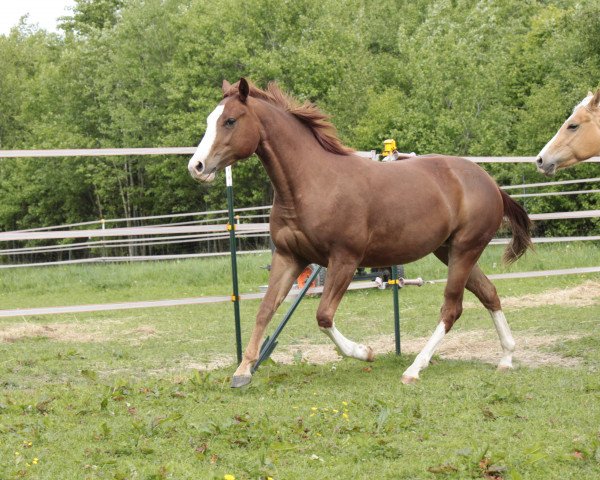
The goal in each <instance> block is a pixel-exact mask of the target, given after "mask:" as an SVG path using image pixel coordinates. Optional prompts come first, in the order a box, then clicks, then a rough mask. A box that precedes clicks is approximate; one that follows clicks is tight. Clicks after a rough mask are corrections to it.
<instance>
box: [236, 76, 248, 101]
mask: <svg viewBox="0 0 600 480" xmlns="http://www.w3.org/2000/svg"><path fill="white" fill-rule="evenodd" d="M238 92H239V94H240V101H241V102H242V103H246V99H247V98H248V95H249V94H250V85H248V82H247V81H246V79H245V78H244V77H242V78H240V84H239V86H238Z"/></svg>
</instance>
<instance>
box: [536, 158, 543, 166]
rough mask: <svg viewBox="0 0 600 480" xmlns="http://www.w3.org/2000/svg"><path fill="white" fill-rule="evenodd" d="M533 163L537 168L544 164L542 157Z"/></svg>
mask: <svg viewBox="0 0 600 480" xmlns="http://www.w3.org/2000/svg"><path fill="white" fill-rule="evenodd" d="M535 163H537V166H538V167H541V166H542V164H543V163H544V160H542V157H538V158H537V160H536V161H535Z"/></svg>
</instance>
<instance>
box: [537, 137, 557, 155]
mask: <svg viewBox="0 0 600 480" xmlns="http://www.w3.org/2000/svg"><path fill="white" fill-rule="evenodd" d="M558 134H559V132H556V134H555V135H554V136H553V137H552V138H551V139H550V141H549V142H548V143H547V144H546V145H545V146H544V148H542V150H541V151H540V153H539V154H538V157H540V158H542V159H544V160H545V158H544V155H546V152H547V151H548V149H549V148H550V147H551V146H552V144H553V143H554V141H555V140H556V137H558Z"/></svg>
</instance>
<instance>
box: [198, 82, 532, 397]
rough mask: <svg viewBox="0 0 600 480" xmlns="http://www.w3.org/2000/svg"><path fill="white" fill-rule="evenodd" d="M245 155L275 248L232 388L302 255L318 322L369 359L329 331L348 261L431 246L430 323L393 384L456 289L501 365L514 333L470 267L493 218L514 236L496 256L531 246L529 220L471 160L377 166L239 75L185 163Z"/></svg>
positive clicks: (317, 119) (314, 118)
mask: <svg viewBox="0 0 600 480" xmlns="http://www.w3.org/2000/svg"><path fill="white" fill-rule="evenodd" d="M253 153H256V154H257V155H258V157H259V158H260V160H261V162H262V164H263V166H264V168H265V170H266V171H267V174H268V175H269V177H270V179H271V182H272V183H273V186H274V190H275V198H274V201H273V209H272V211H271V218H270V229H271V236H272V238H273V242H274V243H275V246H276V250H275V253H274V255H273V260H272V268H271V274H270V278H269V286H268V289H267V292H266V294H265V297H264V299H263V300H262V303H261V304H260V308H259V311H258V314H257V317H256V325H255V327H254V330H253V331H252V335H251V338H250V342H249V344H248V347H247V348H246V350H245V352H244V358H243V360H242V362H241V363H240V365H239V367H238V369H237V370H236V372H235V374H234V376H233V378H232V386H233V387H240V386H242V385H245V384H247V383H249V382H250V381H251V369H252V366H253V363H254V362H255V361H256V360H257V358H258V354H259V347H260V343H261V341H262V338H263V334H264V332H265V328H266V326H267V324H268V323H269V321H270V320H271V317H272V316H273V314H274V313H275V310H276V309H277V307H278V306H279V305H280V304H281V302H282V301H283V300H284V298H285V297H286V295H287V294H288V292H289V290H290V288H291V287H292V284H293V283H294V280H295V279H296V277H297V276H298V275H299V274H300V272H302V270H304V268H305V267H306V266H307V265H308V264H310V263H318V264H319V265H323V266H326V267H327V277H326V280H325V287H324V290H323V295H322V297H321V301H320V304H319V307H318V309H317V322H318V324H319V327H320V328H321V330H322V331H323V332H324V333H325V334H326V335H327V336H329V337H330V338H331V340H332V341H333V343H334V344H335V345H336V346H337V347H338V348H339V350H340V351H341V352H342V354H343V355H345V356H349V357H353V358H357V359H360V360H366V361H372V360H373V351H372V349H371V348H369V347H367V346H365V345H361V344H358V343H355V342H353V341H351V340H349V339H347V338H346V337H344V336H343V335H342V334H341V333H340V331H339V330H337V328H336V326H335V324H334V321H333V317H334V314H335V311H336V309H337V307H338V305H339V303H340V301H341V299H342V297H343V295H344V293H345V292H346V289H347V287H348V285H349V284H350V282H351V281H352V277H353V275H354V272H355V271H356V268H357V267H367V266H368V267H381V266H385V265H396V264H405V263H409V262H413V261H415V260H417V259H419V258H422V257H424V256H425V255H427V254H429V253H431V252H433V253H434V254H435V255H436V256H437V257H438V258H439V259H440V260H441V261H442V262H444V263H446V264H447V265H448V281H447V284H446V288H445V291H444V303H443V306H442V309H441V315H440V323H439V325H438V326H437V328H436V330H435V333H434V334H433V336H432V337H431V339H430V340H429V342H428V343H427V345H426V346H425V348H424V349H423V351H422V352H420V353H419V355H417V357H416V359H415V360H414V362H413V364H412V365H411V366H410V367H409V368H408V369H407V370H406V371H405V372H404V374H403V376H402V381H403V382H404V383H410V382H414V381H416V380H417V379H418V378H419V372H420V370H421V369H423V368H424V367H426V366H427V365H428V363H429V360H430V359H431V356H432V355H433V353H434V351H435V349H436V347H437V346H438V344H439V343H440V341H441V340H442V338H443V337H444V335H445V334H446V333H447V332H448V331H449V330H450V329H451V328H452V325H453V324H454V322H455V321H456V320H457V319H458V318H459V317H460V314H461V312H462V299H463V291H464V288H465V286H466V288H467V289H468V290H470V291H471V292H473V293H474V294H475V295H476V296H477V298H479V300H480V301H481V302H482V303H483V305H484V306H485V307H486V308H487V309H488V310H489V312H490V314H491V317H492V320H493V322H494V324H495V326H496V330H497V332H498V335H499V337H500V342H501V345H502V349H503V352H504V354H503V357H502V359H501V361H500V364H499V368H500V369H508V368H512V355H513V351H514V347H515V342H514V340H513V337H512V335H511V332H510V328H509V326H508V323H507V322H506V318H505V317H504V314H503V313H502V309H501V306H500V300H499V299H498V295H497V294H496V289H495V288H494V286H493V284H492V283H491V282H490V281H489V279H488V278H487V277H486V276H485V275H484V274H483V272H482V271H481V270H480V268H479V266H478V265H477V260H478V259H479V256H480V255H481V252H482V251H483V249H484V248H485V247H486V245H487V244H488V242H489V241H490V240H491V239H492V237H493V236H494V234H495V233H496V231H497V230H498V228H499V227H500V224H501V222H502V218H503V216H506V217H507V218H508V220H509V221H510V224H511V228H512V231H513V239H512V241H511V244H510V245H509V246H508V248H507V250H506V252H505V259H506V260H507V261H513V260H515V259H517V258H518V257H519V256H521V255H522V254H523V253H524V252H525V250H526V249H527V247H528V246H529V245H530V237H529V217H528V216H527V213H526V212H525V211H524V210H523V208H522V207H521V206H519V204H517V203H516V202H514V201H513V200H512V199H511V198H510V197H509V196H508V195H506V194H505V193H504V192H503V191H501V190H500V189H499V188H498V186H497V185H496V183H495V182H494V180H492V178H491V177H490V176H489V175H488V174H487V173H486V172H485V171H484V170H483V169H481V168H480V167H479V166H478V165H476V164H474V163H471V162H469V161H467V160H465V159H462V158H456V157H446V156H424V157H415V158H413V159H407V160H404V161H402V162H390V163H378V162H374V161H372V160H367V159H365V158H361V157H358V156H356V155H354V154H353V153H352V150H351V149H349V148H347V147H344V146H343V145H342V144H341V143H340V141H339V139H338V138H337V136H336V133H335V129H334V127H333V126H332V125H331V123H329V122H328V120H327V116H326V115H324V114H323V113H322V112H320V111H319V110H318V109H317V108H316V107H315V106H314V105H312V104H310V103H305V104H303V105H300V104H298V103H297V102H296V101H295V100H294V99H292V98H291V97H289V96H287V95H286V94H284V93H283V92H282V91H281V90H280V89H279V88H278V87H277V86H276V85H275V84H272V83H271V84H269V87H268V89H267V90H266V91H264V90H261V89H259V88H257V87H255V86H253V85H249V84H248V82H247V81H246V80H245V79H243V78H242V79H240V81H239V82H237V83H236V84H235V85H230V84H229V83H228V82H227V81H224V82H223V100H222V101H221V102H220V103H219V104H218V106H217V107H216V108H215V110H214V111H213V112H212V113H211V114H210V115H209V116H208V120H207V129H206V133H205V135H204V137H203V138H202V141H201V142H200V145H199V146H198V149H197V151H196V153H195V154H194V156H193V157H192V158H191V160H190V162H189V165H188V169H189V171H190V174H191V175H192V177H193V178H194V179H196V180H199V181H204V182H206V181H211V180H213V179H214V177H215V173H216V172H217V171H219V170H221V169H223V168H225V167H226V166H228V165H231V164H233V163H235V162H236V161H238V160H241V159H244V158H247V157H249V156H250V155H252V154H253Z"/></svg>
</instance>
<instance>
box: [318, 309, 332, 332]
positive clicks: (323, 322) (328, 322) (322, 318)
mask: <svg viewBox="0 0 600 480" xmlns="http://www.w3.org/2000/svg"><path fill="white" fill-rule="evenodd" d="M317 323H318V324H319V327H321V328H331V327H332V326H333V315H330V314H328V313H326V312H317Z"/></svg>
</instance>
